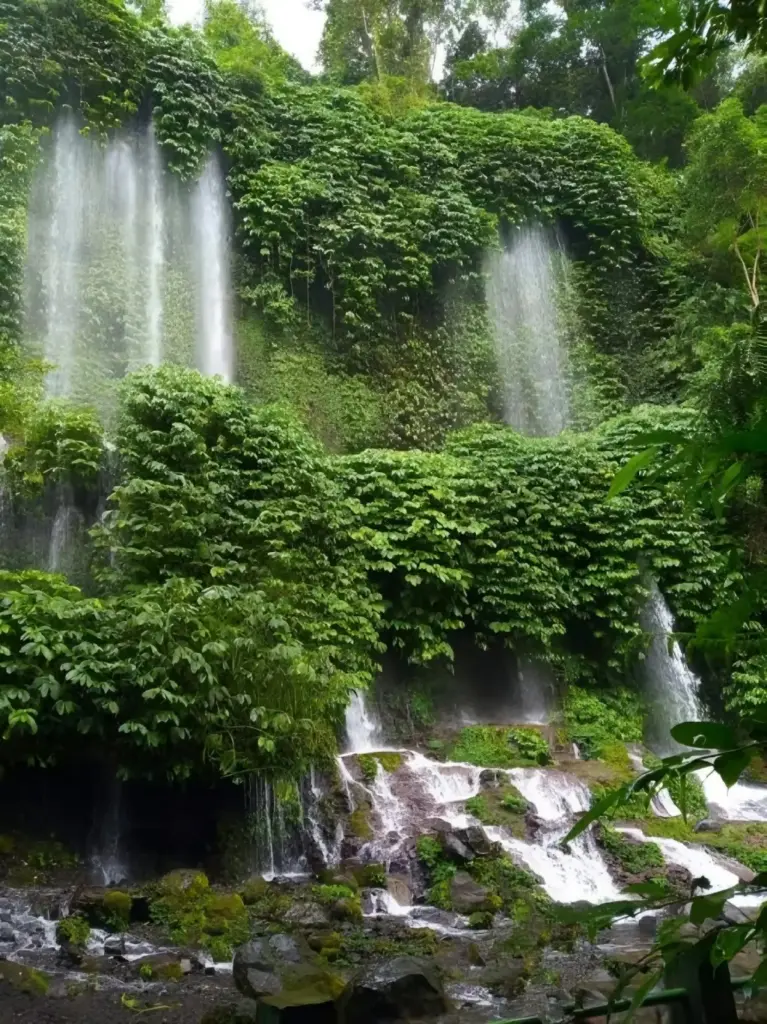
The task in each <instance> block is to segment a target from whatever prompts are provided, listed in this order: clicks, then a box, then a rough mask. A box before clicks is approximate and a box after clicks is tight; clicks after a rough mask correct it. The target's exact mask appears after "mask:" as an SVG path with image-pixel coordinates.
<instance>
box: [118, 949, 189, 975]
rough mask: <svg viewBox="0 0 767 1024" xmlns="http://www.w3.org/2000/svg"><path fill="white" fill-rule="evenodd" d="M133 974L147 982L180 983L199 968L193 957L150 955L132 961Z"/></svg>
mask: <svg viewBox="0 0 767 1024" xmlns="http://www.w3.org/2000/svg"><path fill="white" fill-rule="evenodd" d="M130 967H131V973H133V974H135V975H138V977H140V978H145V979H146V980H151V979H159V980H160V981H180V980H181V979H182V978H183V977H185V976H186V975H187V974H191V973H192V972H193V971H194V970H195V968H196V967H197V963H196V961H193V960H192V959H191V957H185V956H181V955H180V954H178V953H150V954H149V955H148V956H142V957H139V958H138V960H132V961H131V965H130Z"/></svg>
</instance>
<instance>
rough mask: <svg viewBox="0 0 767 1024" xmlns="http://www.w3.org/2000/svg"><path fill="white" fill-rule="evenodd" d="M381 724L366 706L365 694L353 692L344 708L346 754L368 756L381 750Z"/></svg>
mask: <svg viewBox="0 0 767 1024" xmlns="http://www.w3.org/2000/svg"><path fill="white" fill-rule="evenodd" d="M382 746H383V739H382V733H381V724H380V722H379V721H378V720H377V718H376V717H375V714H374V713H373V711H371V710H370V708H369V707H368V705H367V701H366V700H365V694H364V692H362V691H361V690H353V691H352V694H351V697H350V698H349V704H348V706H347V708H346V750H345V751H344V753H346V754H369V753H372V752H373V751H376V750H381V749H382Z"/></svg>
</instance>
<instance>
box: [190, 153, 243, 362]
mask: <svg viewBox="0 0 767 1024" xmlns="http://www.w3.org/2000/svg"><path fill="white" fill-rule="evenodd" d="M194 210H195V226H196V235H197V238H196V244H197V256H198V266H199V282H200V293H199V301H200V311H199V320H198V325H199V345H200V353H199V365H200V369H201V370H202V372H203V373H207V374H208V375H209V376H211V377H213V376H219V377H222V378H223V379H224V380H225V381H227V382H230V381H231V380H232V378H233V376H234V358H233V355H234V353H233V348H232V332H231V324H230V322H229V320H230V317H229V250H228V243H227V238H228V228H227V205H226V194H225V191H224V180H223V176H222V174H221V171H220V169H219V166H218V160H217V159H216V157H215V156H211V157H210V158H209V159H208V162H207V164H206V165H205V170H204V171H203V173H202V177H201V178H200V180H199V182H198V183H197V191H196V194H195V199H194Z"/></svg>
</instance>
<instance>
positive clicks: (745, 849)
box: [638, 818, 767, 873]
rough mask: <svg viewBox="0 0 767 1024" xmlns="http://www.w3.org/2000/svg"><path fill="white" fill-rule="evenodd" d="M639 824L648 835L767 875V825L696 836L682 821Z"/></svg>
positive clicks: (654, 820)
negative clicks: (688, 845) (716, 853)
mask: <svg viewBox="0 0 767 1024" xmlns="http://www.w3.org/2000/svg"><path fill="white" fill-rule="evenodd" d="M638 824H640V825H641V827H642V829H643V831H644V832H645V834H646V835H649V836H663V837H666V838H668V839H678V840H679V841H680V842H683V843H694V844H695V845H697V846H708V847H711V848H712V849H714V850H718V851H719V852H720V853H723V854H725V855H726V856H727V857H732V858H733V860H737V861H739V862H740V863H741V864H744V865H745V866H746V867H747V868H750V869H751V870H752V871H756V872H757V873H758V872H760V871H767V822H746V823H743V824H727V825H723V826H722V830H721V832H695V831H693V828H692V826H691V825H690V824H688V823H687V822H685V821H683V819H682V818H649V819H647V820H646V821H642V822H639V823H638Z"/></svg>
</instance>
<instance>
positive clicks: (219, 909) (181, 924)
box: [151, 871, 250, 961]
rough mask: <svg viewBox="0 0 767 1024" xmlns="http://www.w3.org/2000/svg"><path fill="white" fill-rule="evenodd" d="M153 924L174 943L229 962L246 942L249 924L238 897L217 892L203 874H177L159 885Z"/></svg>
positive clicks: (191, 872) (171, 875)
mask: <svg viewBox="0 0 767 1024" xmlns="http://www.w3.org/2000/svg"><path fill="white" fill-rule="evenodd" d="M151 917H152V920H153V921H154V922H155V923H156V924H158V925H160V926H161V927H162V928H163V929H164V930H165V932H166V934H167V935H168V938H169V939H170V941H171V942H174V943H176V944H178V945H182V946H192V947H194V946H199V947H202V948H203V949H207V950H208V951H209V952H210V954H211V956H212V957H213V959H214V960H217V961H223V960H228V959H229V958H230V956H231V954H232V950H233V949H234V947H235V946H239V945H240V944H241V943H243V942H245V941H246V939H247V938H248V935H249V933H250V921H249V917H248V911H247V909H246V907H245V903H244V901H243V899H242V897H241V896H240V895H239V893H227V892H217V891H214V890H212V889H211V888H210V883H209V882H208V879H207V877H206V875H205V874H203V873H202V872H201V871H174V872H171V874H169V875H166V876H165V877H164V878H162V879H161V880H160V882H159V883H158V885H157V897H156V898H155V899H153V900H152V903H151Z"/></svg>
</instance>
